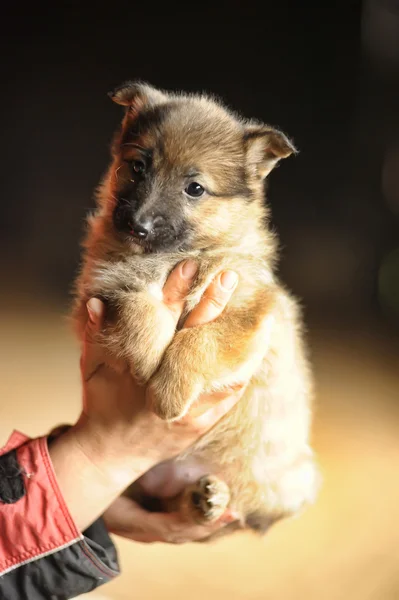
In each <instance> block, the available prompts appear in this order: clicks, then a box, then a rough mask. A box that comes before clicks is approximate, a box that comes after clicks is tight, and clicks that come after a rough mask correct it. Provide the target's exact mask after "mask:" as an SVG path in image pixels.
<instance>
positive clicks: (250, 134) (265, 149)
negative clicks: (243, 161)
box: [244, 125, 297, 179]
mask: <svg viewBox="0 0 399 600" xmlns="http://www.w3.org/2000/svg"><path fill="white" fill-rule="evenodd" d="M244 143H245V146H246V154H247V166H248V169H249V170H250V171H251V172H252V174H253V175H255V176H257V177H259V178H260V179H264V178H265V177H266V176H267V175H268V174H269V173H270V171H271V170H272V169H274V167H275V166H276V165H277V163H278V162H279V161H280V160H281V159H282V158H288V156H290V155H291V154H296V153H297V150H296V148H295V146H294V145H293V143H292V142H291V141H290V140H289V139H288V138H287V136H286V135H285V134H284V133H282V132H281V131H279V130H278V129H274V128H273V127H269V126H268V125H249V126H247V127H246V128H245V131H244Z"/></svg>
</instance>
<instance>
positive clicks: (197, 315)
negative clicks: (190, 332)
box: [184, 271, 238, 328]
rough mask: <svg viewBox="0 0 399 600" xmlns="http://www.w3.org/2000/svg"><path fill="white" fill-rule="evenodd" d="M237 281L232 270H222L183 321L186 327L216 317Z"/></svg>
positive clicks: (224, 305) (223, 307)
mask: <svg viewBox="0 0 399 600" xmlns="http://www.w3.org/2000/svg"><path fill="white" fill-rule="evenodd" d="M237 283H238V275H237V274H236V273H235V272H234V271H223V272H222V273H220V274H219V275H218V276H217V277H215V279H214V280H213V281H212V283H211V284H210V286H209V287H208V289H207V290H206V291H205V293H204V295H203V296H202V298H201V300H200V302H199V303H198V304H197V306H196V307H195V308H194V309H193V310H192V312H191V313H190V314H189V316H188V317H187V319H186V322H185V323H184V328H186V327H197V326H199V325H204V324H205V323H209V322H210V321H213V320H214V319H216V318H217V317H218V316H219V315H220V314H221V313H222V312H223V311H224V309H225V307H226V304H227V303H228V301H229V300H230V298H231V296H232V294H233V292H234V290H235V288H236V286H237Z"/></svg>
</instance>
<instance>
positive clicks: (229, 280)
mask: <svg viewBox="0 0 399 600" xmlns="http://www.w3.org/2000/svg"><path fill="white" fill-rule="evenodd" d="M219 281H220V285H221V286H222V288H224V289H225V290H228V291H230V290H232V289H233V288H235V286H236V285H237V282H238V275H237V273H235V272H234V271H224V272H223V273H222V274H221V276H220V279H219Z"/></svg>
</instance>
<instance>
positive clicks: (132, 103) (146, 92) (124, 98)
mask: <svg viewBox="0 0 399 600" xmlns="http://www.w3.org/2000/svg"><path fill="white" fill-rule="evenodd" d="M108 96H109V97H110V98H111V100H113V101H114V102H116V104H120V105H121V106H126V109H127V112H130V113H131V114H132V115H137V114H138V113H139V112H141V111H142V110H143V109H145V108H151V107H153V106H156V105H157V104H163V103H164V102H166V101H167V96H166V94H164V93H163V92H161V91H159V90H157V89H155V88H153V87H152V86H151V85H148V83H143V82H141V81H127V82H126V83H124V84H122V85H120V86H119V87H117V88H116V89H115V90H114V91H112V92H109V93H108Z"/></svg>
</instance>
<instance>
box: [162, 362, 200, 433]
mask: <svg viewBox="0 0 399 600" xmlns="http://www.w3.org/2000/svg"><path fill="white" fill-rule="evenodd" d="M202 388H203V384H202V381H198V380H197V379H196V378H194V377H193V376H192V373H183V372H181V373H178V372H177V370H176V369H175V370H174V371H170V370H169V369H168V368H165V367H164V366H163V365H162V364H161V367H160V368H159V370H158V372H157V373H156V374H155V375H154V376H153V377H152V378H151V380H150V390H151V395H152V410H153V411H154V412H155V414H156V415H158V417H160V418H161V419H163V420H164V421H176V420H178V419H181V418H182V417H184V415H185V414H186V413H187V411H188V409H189V408H190V406H191V405H192V403H193V402H194V401H195V400H196V399H197V398H198V396H199V395H200V394H201V392H202Z"/></svg>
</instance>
